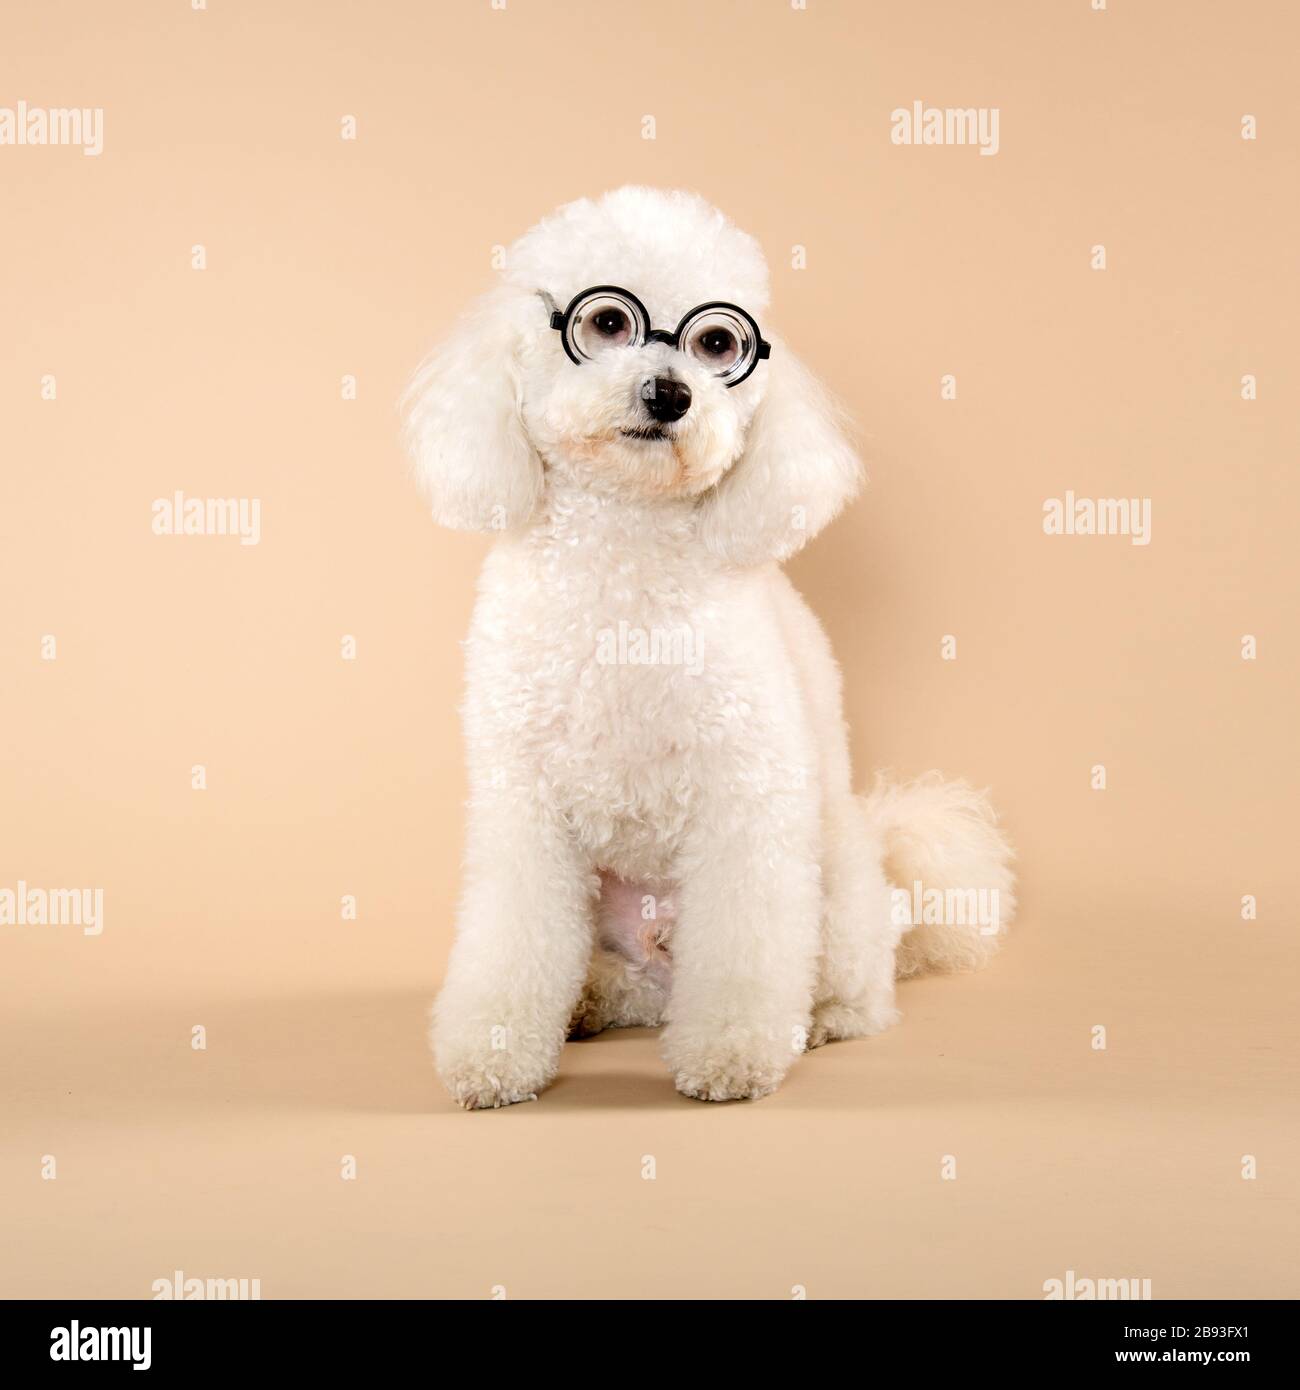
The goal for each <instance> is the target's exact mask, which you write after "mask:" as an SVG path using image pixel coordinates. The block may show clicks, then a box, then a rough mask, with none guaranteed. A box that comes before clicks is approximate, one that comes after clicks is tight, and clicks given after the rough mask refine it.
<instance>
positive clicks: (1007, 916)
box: [865, 772, 1016, 979]
mask: <svg viewBox="0 0 1300 1390" xmlns="http://www.w3.org/2000/svg"><path fill="white" fill-rule="evenodd" d="M865 809H866V813H867V815H868V816H869V817H870V819H871V822H872V825H873V827H874V829H875V831H876V833H877V834H878V835H879V837H880V840H881V843H882V844H883V846H884V863H885V877H886V878H887V879H888V880H889V883H890V885H891V887H892V888H893V889H894V890H895V895H896V898H897V899H898V900H899V901H900V903H901V900H902V898H903V897H904V896H906V898H907V900H908V913H907V919H908V921H909V922H910V923H911V925H910V926H907V927H905V928H904V930H903V936H902V939H901V940H900V941H899V943H898V951H897V956H896V973H897V975H898V978H899V979H903V978H905V977H906V976H908V975H917V974H919V973H920V972H921V971H923V970H937V971H950V970H976V969H978V968H979V967H980V966H981V965H985V964H987V962H988V960H989V958H990V957H991V956H992V955H993V953H994V952H995V951H996V950H997V949H998V947H999V946H1000V945H1001V943H1002V938H1003V937H1004V936H1005V934H1006V930H1007V928H1008V927H1009V926H1010V925H1011V919H1012V917H1013V915H1014V914H1015V910H1016V896H1015V882H1016V881H1015V875H1014V874H1013V873H1012V871H1011V861H1012V859H1013V858H1014V853H1013V851H1012V849H1011V846H1010V845H1009V844H1008V843H1007V840H1006V837H1005V836H1004V835H1003V833H1002V831H1001V830H999V829H998V823H997V817H996V815H995V814H994V812H993V808H992V807H991V806H990V805H989V802H988V798H987V797H986V796H985V794H984V793H983V792H980V791H976V790H975V788H974V787H972V786H970V785H969V784H968V783H966V782H945V781H944V780H943V778H942V777H940V775H939V774H938V773H937V772H930V773H927V774H926V775H925V776H924V777H918V778H917V779H916V781H914V782H902V783H899V782H890V781H888V780H887V779H886V778H885V777H883V776H881V777H878V778H877V779H876V785H875V786H874V787H873V788H872V790H871V793H870V795H869V796H867V797H866V798H865Z"/></svg>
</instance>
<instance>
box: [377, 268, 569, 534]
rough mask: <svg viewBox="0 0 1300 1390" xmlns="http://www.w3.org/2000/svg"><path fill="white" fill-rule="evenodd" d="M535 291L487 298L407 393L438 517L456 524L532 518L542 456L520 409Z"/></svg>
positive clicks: (500, 527) (499, 525) (412, 436)
mask: <svg viewBox="0 0 1300 1390" xmlns="http://www.w3.org/2000/svg"><path fill="white" fill-rule="evenodd" d="M529 309H533V310H535V311H536V312H540V310H538V309H537V306H536V305H534V304H532V303H530V298H529V296H527V295H525V294H523V293H522V292H521V291H519V290H517V289H512V288H509V287H505V286H503V287H501V288H500V289H497V290H493V291H491V292H490V293H489V294H487V295H484V297H483V298H482V299H481V300H479V302H478V304H476V305H475V306H474V308H473V309H471V310H470V312H469V313H468V314H466V315H465V316H464V317H463V318H462V319H461V321H460V322H459V323H458V324H457V325H456V327H455V329H454V330H453V331H452V333H451V336H450V337H449V338H447V340H446V341H445V342H443V343H442V344H441V345H440V346H438V347H437V348H435V349H434V351H433V352H432V353H431V354H430V355H429V357H428V358H426V360H425V362H424V364H423V365H422V366H421V367H420V369H419V371H418V372H416V374H415V377H414V379H413V380H412V381H411V384H410V386H409V387H407V390H406V395H405V397H404V398H403V401H402V412H403V414H404V416H405V419H406V431H405V433H406V447H407V451H408V452H409V453H410V455H411V458H412V460H413V461H414V464H415V473H416V477H417V480H418V481H419V484H420V487H421V489H422V491H423V492H424V494H425V496H426V497H427V498H428V500H429V503H430V505H431V506H432V508H433V519H434V520H435V521H436V522H438V523H439V525H441V526H449V527H451V528H452V529H453V530H456V531H504V530H509V529H510V528H512V527H515V526H519V525H521V524H522V523H523V522H524V521H526V520H527V519H528V517H529V516H530V514H531V513H532V510H533V507H534V506H535V505H536V502H537V499H538V497H539V496H540V495H541V491H542V462H541V459H539V458H538V456H537V453H536V451H535V450H534V449H533V446H532V445H531V444H530V443H529V442H528V436H527V434H526V432H525V430H524V423H523V417H522V413H521V410H520V381H519V345H520V340H521V337H522V335H523V332H524V331H525V326H526V323H527V318H526V314H527V311H528V310H529Z"/></svg>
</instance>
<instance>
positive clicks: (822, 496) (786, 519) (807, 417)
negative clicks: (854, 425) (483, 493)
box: [700, 344, 862, 566]
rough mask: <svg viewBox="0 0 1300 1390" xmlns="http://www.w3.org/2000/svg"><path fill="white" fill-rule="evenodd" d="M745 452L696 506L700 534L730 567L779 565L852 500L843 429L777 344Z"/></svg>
mask: <svg viewBox="0 0 1300 1390" xmlns="http://www.w3.org/2000/svg"><path fill="white" fill-rule="evenodd" d="M764 370H767V371H768V372H769V376H768V381H767V390H766V394H765V395H764V396H763V399H762V400H761V401H760V402H759V405H758V409H757V410H756V411H755V412H754V418H753V420H751V421H750V425H749V433H748V435H747V437H746V440H745V449H744V452H743V453H742V454H741V456H740V458H739V459H738V460H737V461H736V463H735V464H733V465H732V468H731V470H730V472H728V473H727V475H726V477H724V478H723V479H722V481H721V482H720V483H718V485H717V486H716V487H715V488H714V489H713V490H712V491H711V492H709V493H706V494H705V497H704V500H703V503H702V506H701V518H700V525H701V534H702V535H703V538H704V542H705V544H706V545H707V546H708V547H709V549H710V550H712V551H713V552H714V554H716V555H719V556H721V557H722V558H723V559H724V560H727V561H729V562H730V563H732V564H734V565H742V566H744V565H758V564H762V563H763V562H764V561H767V560H785V559H787V558H788V557H789V556H791V555H793V554H794V553H795V551H797V550H799V549H801V548H802V547H803V546H804V545H806V544H807V543H808V541H810V540H811V539H812V538H813V537H814V536H815V535H816V534H817V532H818V531H820V530H821V529H822V527H823V526H825V525H826V524H827V523H828V522H830V521H831V520H833V519H834V517H835V516H836V514H837V513H838V512H839V510H840V508H841V507H843V506H844V504H845V503H846V502H847V501H848V500H849V499H850V498H851V497H852V496H853V495H854V494H855V493H856V492H857V490H858V487H859V486H860V484H861V481H862V465H861V463H860V462H859V460H858V456H857V454H856V453H855V452H854V449H853V446H852V445H851V444H850V443H849V441H848V439H847V437H846V429H847V422H846V421H845V419H844V416H843V413H842V412H841V411H840V409H839V408H838V406H836V404H835V403H834V402H833V401H832V400H831V398H830V396H829V395H828V394H827V392H826V391H825V390H824V389H823V388H822V387H821V385H820V384H819V383H818V382H817V380H816V378H815V377H814V376H813V375H812V373H811V372H810V371H808V369H807V368H806V367H805V366H804V365H803V364H802V363H801V362H800V361H798V359H797V358H795V357H794V356H793V355H792V354H791V353H790V352H789V351H788V350H787V349H786V348H785V347H784V346H783V345H781V344H775V345H774V346H773V349H772V357H771V360H770V361H769V362H768V363H767V365H766V368H764Z"/></svg>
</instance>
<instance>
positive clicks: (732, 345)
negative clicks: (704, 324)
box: [698, 328, 736, 357]
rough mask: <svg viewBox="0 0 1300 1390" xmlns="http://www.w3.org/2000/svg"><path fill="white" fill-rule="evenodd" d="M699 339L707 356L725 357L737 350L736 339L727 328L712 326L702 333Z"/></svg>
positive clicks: (701, 347)
mask: <svg viewBox="0 0 1300 1390" xmlns="http://www.w3.org/2000/svg"><path fill="white" fill-rule="evenodd" d="M698 341H699V344H700V350H701V351H702V352H703V353H704V355H705V356H706V357H725V356H726V355H727V354H728V353H731V352H735V350H736V340H735V338H733V337H732V336H731V334H730V333H728V332H727V330H726V329H725V328H710V329H709V330H708V332H707V333H701V334H700V336H699V340H698Z"/></svg>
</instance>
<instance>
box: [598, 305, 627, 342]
mask: <svg viewBox="0 0 1300 1390" xmlns="http://www.w3.org/2000/svg"><path fill="white" fill-rule="evenodd" d="M593 322H594V323H595V325H596V332H597V333H599V334H600V335H601V337H603V338H617V337H618V335H619V334H620V333H626V332H627V315H626V314H625V313H624V312H623V311H622V309H602V310H601V311H600V313H598V314H597V315H596V317H595V319H594V320H593Z"/></svg>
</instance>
